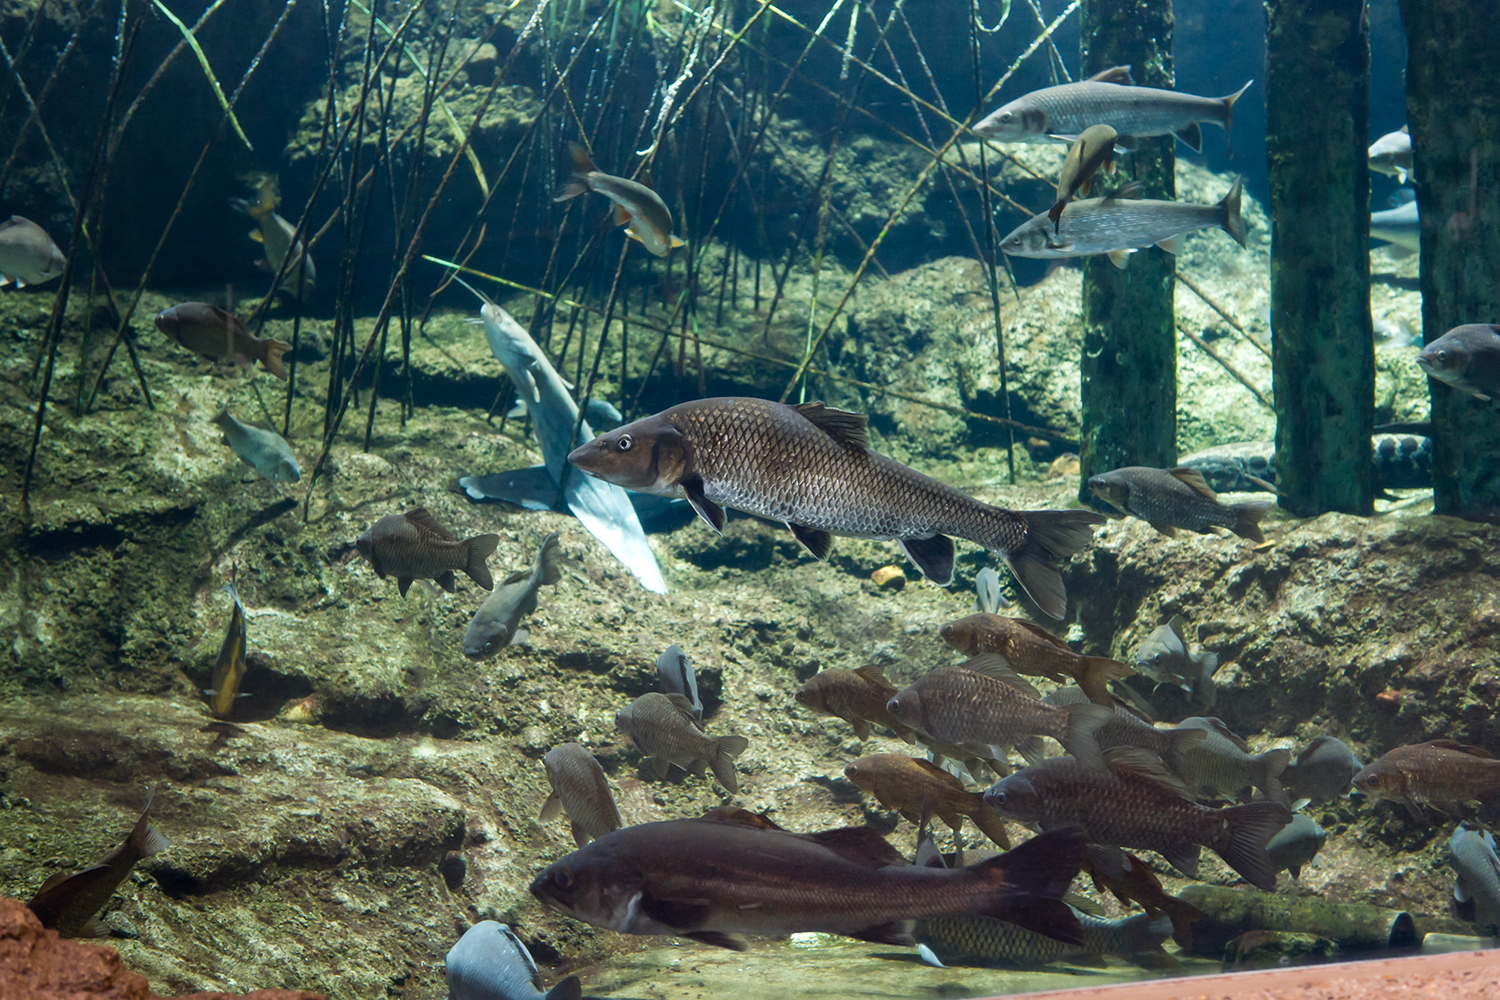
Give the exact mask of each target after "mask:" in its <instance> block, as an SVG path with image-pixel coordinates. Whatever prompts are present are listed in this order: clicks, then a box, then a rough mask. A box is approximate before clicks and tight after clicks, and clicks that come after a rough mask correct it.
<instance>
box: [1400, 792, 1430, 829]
mask: <svg viewBox="0 0 1500 1000" xmlns="http://www.w3.org/2000/svg"><path fill="white" fill-rule="evenodd" d="M1402 801H1403V802H1405V803H1406V811H1407V812H1408V813H1409V814H1411V818H1412V821H1413V822H1415V823H1425V822H1426V821H1427V817H1426V816H1425V815H1423V813H1422V807H1421V806H1419V805H1417V803H1416V802H1415V801H1413V800H1412V797H1411V796H1410V795H1406V796H1403V797H1402Z"/></svg>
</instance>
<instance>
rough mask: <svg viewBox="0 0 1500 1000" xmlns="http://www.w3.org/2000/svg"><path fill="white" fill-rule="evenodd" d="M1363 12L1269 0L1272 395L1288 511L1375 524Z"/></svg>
mask: <svg viewBox="0 0 1500 1000" xmlns="http://www.w3.org/2000/svg"><path fill="white" fill-rule="evenodd" d="M1364 10H1365V0H1266V164H1267V167H1268V169H1269V173H1270V181H1271V327H1272V340H1273V353H1274V359H1273V361H1272V366H1271V370H1272V387H1273V389H1274V392H1275V401H1274V402H1275V407H1276V469H1277V476H1278V479H1279V483H1278V485H1280V486H1281V488H1282V489H1283V490H1284V491H1285V494H1286V495H1285V496H1283V497H1282V499H1281V505H1282V506H1283V507H1285V508H1286V509H1287V510H1289V511H1291V512H1292V513H1293V514H1296V515H1297V516H1299V517H1315V516H1317V515H1318V514H1322V513H1324V512H1326V511H1331V510H1337V511H1344V512H1346V513H1350V514H1369V513H1372V512H1373V511H1374V484H1373V479H1372V467H1371V463H1370V432H1371V430H1372V429H1373V427H1374V423H1375V345H1374V341H1373V338H1372V336H1371V331H1370V249H1369V248H1370V178H1369V169H1368V158H1367V154H1366V149H1367V148H1368V146H1369V144H1370V136H1369V132H1370V126H1369V117H1370V114H1369V107H1370V41H1369V29H1368V26H1367V25H1366V23H1365V20H1364Z"/></svg>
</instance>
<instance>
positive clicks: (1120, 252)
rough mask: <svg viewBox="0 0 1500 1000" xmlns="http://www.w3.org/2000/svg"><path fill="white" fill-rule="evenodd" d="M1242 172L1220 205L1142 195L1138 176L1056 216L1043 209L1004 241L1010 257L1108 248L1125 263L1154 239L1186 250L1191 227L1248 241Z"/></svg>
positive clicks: (1113, 259)
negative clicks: (1219, 231) (1243, 214)
mask: <svg viewBox="0 0 1500 1000" xmlns="http://www.w3.org/2000/svg"><path fill="white" fill-rule="evenodd" d="M1242 185H1243V178H1236V179H1235V182H1234V186H1233V187H1231V188H1230V189H1229V193H1228V194H1226V195H1225V196H1224V197H1223V199H1221V200H1220V201H1219V203H1218V204H1216V205H1190V204H1186V203H1184V202H1180V201H1157V200H1155V199H1152V198H1142V197H1140V195H1139V191H1140V185H1139V184H1138V183H1136V182H1135V181H1131V182H1130V183H1129V184H1127V185H1125V186H1124V187H1122V188H1120V189H1119V190H1117V191H1113V192H1111V193H1110V194H1107V195H1105V196H1104V197H1103V198H1089V199H1086V200H1084V201H1073V202H1069V203H1068V204H1067V206H1066V207H1065V208H1064V209H1063V210H1062V214H1061V215H1060V216H1059V217H1058V221H1057V222H1056V223H1054V222H1053V221H1052V218H1051V217H1050V216H1049V215H1048V214H1047V213H1046V212H1043V213H1042V214H1040V215H1035V216H1032V218H1031V219H1030V221H1027V222H1023V223H1021V224H1020V225H1019V226H1017V227H1016V228H1015V229H1013V230H1011V232H1010V235H1009V236H1007V237H1005V239H1004V240H1003V241H1002V242H1001V243H1000V249H1001V250H1004V251H1005V252H1006V253H1008V254H1010V255H1011V256H1012V257H1036V258H1040V259H1043V260H1058V259H1060V258H1063V257H1092V256H1094V255H1096V254H1107V255H1108V256H1109V260H1110V263H1112V264H1114V265H1115V266H1116V267H1124V266H1125V265H1126V264H1128V263H1129V262H1130V255H1131V254H1133V253H1135V252H1136V251H1137V250H1139V249H1142V248H1145V247H1149V246H1151V245H1152V244H1155V245H1156V246H1159V247H1161V248H1162V249H1163V250H1165V251H1167V253H1171V254H1179V253H1181V252H1182V248H1183V246H1184V240H1185V239H1186V236H1187V234H1188V233H1191V232H1194V231H1196V230H1199V229H1210V228H1218V229H1222V230H1224V231H1225V232H1226V233H1228V234H1229V235H1230V236H1231V237H1233V239H1234V241H1235V242H1236V243H1238V244H1239V245H1240V246H1244V245H1245V220H1244V219H1242V218H1241V217H1240V190H1241V187H1242Z"/></svg>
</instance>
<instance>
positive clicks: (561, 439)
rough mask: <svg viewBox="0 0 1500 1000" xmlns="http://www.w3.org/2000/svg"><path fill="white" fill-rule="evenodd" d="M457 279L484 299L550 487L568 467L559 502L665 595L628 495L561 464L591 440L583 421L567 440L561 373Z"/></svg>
mask: <svg viewBox="0 0 1500 1000" xmlns="http://www.w3.org/2000/svg"><path fill="white" fill-rule="evenodd" d="M459 282H460V284H463V286H464V287H465V288H468V289H469V291H471V292H473V293H474V294H475V295H477V296H479V298H480V300H481V301H482V302H483V303H484V305H483V306H482V307H481V308H480V310H479V316H480V319H482V320H483V321H484V339H485V340H487V341H488V342H489V345H490V350H491V351H493V352H494V354H495V357H496V358H498V359H500V363H501V364H502V365H504V366H505V371H506V373H507V374H509V375H510V380H511V382H512V383H514V384H515V387H516V395H517V396H518V397H519V398H520V399H521V400H522V401H523V402H524V403H525V404H526V409H527V411H528V412H530V414H531V431H532V433H533V434H535V435H536V440H537V444H539V445H540V446H541V449H542V459H543V461H544V462H545V463H546V464H545V465H544V466H542V467H541V468H543V469H545V470H546V472H547V474H548V476H549V477H550V478H551V480H552V483H553V486H554V488H555V487H556V484H557V483H558V482H560V481H562V478H563V473H564V472H565V471H566V472H569V474H568V477H567V488H566V489H565V490H564V491H563V502H564V503H566V504H567V505H568V509H569V510H571V511H572V512H573V516H574V517H576V518H578V520H579V521H581V522H582V523H583V526H584V527H585V528H587V529H588V530H589V533H590V534H592V535H593V536H594V537H595V538H597V539H599V541H601V542H603V543H604V545H605V547H606V548H608V549H609V551H611V552H613V553H614V555H615V558H616V559H618V560H620V562H622V563H624V564H625V568H626V569H628V570H630V572H632V573H634V574H635V575H636V577H638V578H639V579H640V581H641V586H643V587H645V588H646V589H647V590H650V591H652V592H654V593H657V594H665V593H666V592H667V583H666V581H665V580H663V579H662V575H661V568H660V567H659V566H657V564H656V553H654V552H652V551H651V545H650V543H649V542H647V541H646V533H645V532H644V531H642V530H641V522H640V520H639V519H638V518H637V517H636V516H635V508H634V507H633V506H632V505H631V503H630V497H629V495H628V494H627V493H626V492H625V491H624V490H623V489H621V488H620V487H618V486H613V485H611V484H609V483H606V482H604V481H603V480H602V479H595V478H594V477H592V476H585V475H583V474H582V473H580V472H577V471H569V470H568V468H567V458H568V452H569V451H570V450H571V449H572V447H573V445H574V444H575V443H576V444H583V443H584V442H586V441H592V440H593V439H594V430H593V428H592V427H590V426H589V424H588V421H587V420H585V421H584V422H583V424H582V425H581V426H580V427H579V428H578V440H577V442H574V441H573V427H574V425H575V424H577V423H578V403H577V401H576V400H574V399H573V394H572V393H570V392H569V391H568V388H567V384H566V383H565V382H563V380H562V376H560V375H558V374H557V369H555V368H553V367H552V362H550V361H548V360H547V356H546V355H545V354H543V353H542V349H541V348H540V347H538V346H537V343H536V341H534V340H532V339H531V334H529V333H527V332H526V329H525V327H523V326H521V324H520V323H517V322H516V321H515V320H514V319H512V318H511V316H510V313H508V312H506V311H505V310H504V309H501V308H500V307H499V306H497V305H496V304H495V303H494V302H493V301H492V300H491V299H490V297H489V296H487V295H485V294H484V293H483V292H480V291H479V290H478V289H475V288H473V287H471V286H469V285H468V284H467V283H465V282H463V281H462V279H459Z"/></svg>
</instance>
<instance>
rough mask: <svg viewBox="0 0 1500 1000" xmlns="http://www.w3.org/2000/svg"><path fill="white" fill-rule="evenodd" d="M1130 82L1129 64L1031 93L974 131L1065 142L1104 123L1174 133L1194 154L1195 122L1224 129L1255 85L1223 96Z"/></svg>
mask: <svg viewBox="0 0 1500 1000" xmlns="http://www.w3.org/2000/svg"><path fill="white" fill-rule="evenodd" d="M1134 82H1135V81H1134V80H1133V79H1131V76H1130V67H1129V66H1113V67H1111V68H1109V69H1107V70H1104V71H1103V72H1102V73H1096V74H1094V75H1093V76H1091V77H1089V78H1088V79H1087V80H1079V81H1078V82H1076V83H1064V84H1061V85H1059V86H1056V87H1044V88H1042V89H1041V90H1033V91H1032V92H1031V93H1029V94H1025V95H1023V96H1021V97H1018V98H1016V99H1015V100H1014V101H1011V102H1010V103H1009V104H1006V105H1004V106H1002V107H1001V108H999V109H997V110H995V111H992V112H990V113H989V114H988V115H986V116H985V117H984V118H983V119H981V120H980V122H979V124H977V125H975V126H974V131H975V132H976V133H978V134H979V135H982V136H984V137H985V138H987V139H993V140H995V141H997V142H1066V141H1067V140H1069V139H1071V138H1072V137H1074V136H1076V135H1079V134H1080V133H1082V132H1083V130H1084V129H1086V128H1088V127H1089V126H1090V125H1109V126H1111V127H1113V128H1114V130H1115V131H1116V132H1118V133H1119V134H1120V135H1128V136H1133V137H1136V138H1143V137H1146V136H1152V135H1175V136H1177V138H1179V139H1181V140H1182V141H1183V142H1185V143H1187V145H1189V146H1191V147H1192V148H1193V151H1194V152H1197V151H1199V150H1201V149H1202V148H1203V130H1202V129H1200V128H1199V127H1198V123H1199V122H1217V123H1218V124H1220V125H1222V126H1224V131H1225V132H1228V131H1230V129H1231V126H1232V125H1233V124H1234V102H1235V101H1237V100H1239V98H1240V95H1241V94H1243V93H1244V92H1245V91H1246V90H1247V89H1248V88H1249V86H1250V83H1254V82H1255V81H1253V80H1252V81H1250V83H1246V84H1245V86H1243V87H1241V88H1240V89H1239V90H1237V91H1236V92H1234V93H1233V94H1229V95H1227V96H1225V97H1197V96H1195V95H1193V94H1183V93H1179V92H1178V91H1175V90H1161V89H1158V88H1156V87H1136V86H1133V84H1134ZM1232 149H1233V147H1232V146H1231V150H1232Z"/></svg>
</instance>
